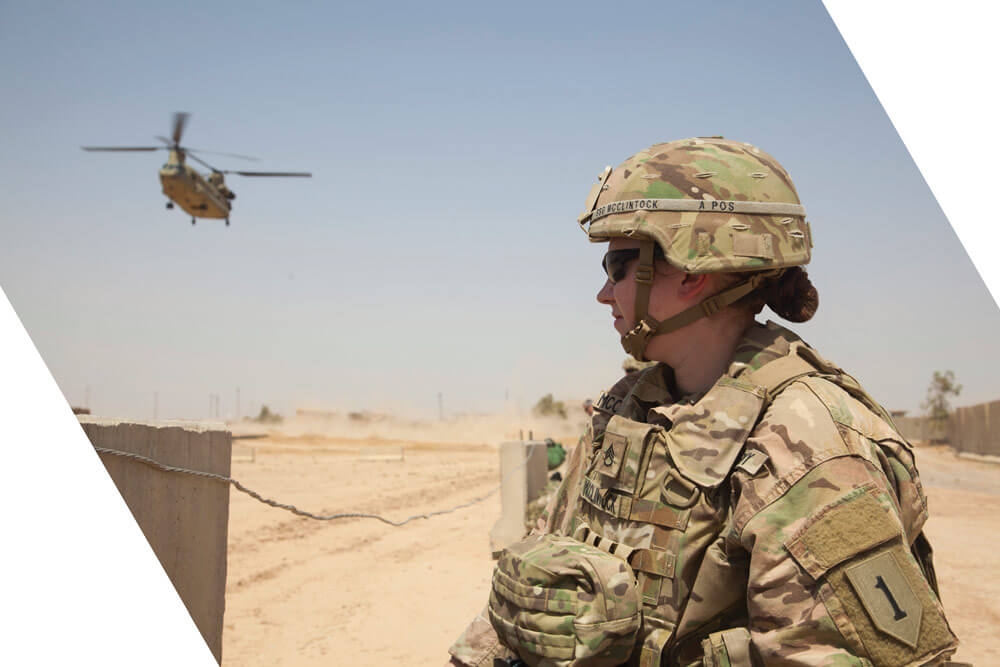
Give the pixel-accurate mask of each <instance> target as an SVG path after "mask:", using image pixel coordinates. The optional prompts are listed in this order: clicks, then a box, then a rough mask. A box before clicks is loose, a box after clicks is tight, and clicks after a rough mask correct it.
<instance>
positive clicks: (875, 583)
mask: <svg viewBox="0 0 1000 667" xmlns="http://www.w3.org/2000/svg"><path fill="white" fill-rule="evenodd" d="M844 573H845V574H846V575H847V578H848V580H849V581H850V582H851V586H852V587H853V588H854V590H855V592H856V593H857V594H858V598H859V599H860V600H861V604H862V605H864V608H865V611H867V612H868V616H869V617H870V618H871V619H872V623H874V625H875V627H876V628H878V629H879V630H880V631H881V632H884V633H885V634H887V635H890V636H891V637H895V638H896V639H898V640H899V641H901V642H903V643H904V644H906V645H907V646H909V647H910V648H914V649H915V648H916V647H917V640H918V639H919V637H920V620H921V616H922V614H923V606H922V605H921V604H920V598H918V597H917V594H916V593H915V592H914V591H913V588H912V587H911V586H910V582H909V581H908V580H907V579H906V575H904V574H903V570H902V568H901V567H900V566H899V563H898V562H897V561H896V559H895V557H894V556H893V554H892V552H891V551H886V552H883V553H881V554H879V555H877V556H873V557H872V558H869V559H867V560H865V561H862V562H860V563H858V564H857V565H853V566H851V567H848V568H846V569H845V570H844Z"/></svg>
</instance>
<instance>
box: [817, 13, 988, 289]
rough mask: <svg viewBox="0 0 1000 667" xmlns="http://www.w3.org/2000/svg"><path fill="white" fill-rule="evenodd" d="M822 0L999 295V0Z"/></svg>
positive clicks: (939, 199) (932, 188)
mask: <svg viewBox="0 0 1000 667" xmlns="http://www.w3.org/2000/svg"><path fill="white" fill-rule="evenodd" d="M824 4H825V5H826V9H827V11H828V12H829V13H830V16H831V17H832V18H833V21H834V23H836V25H837V28H838V29H839V30H840V33H841V35H842V36H843V37H844V41H846V42H847V45H848V47H849V48H850V50H851V53H852V54H853V55H854V58H855V60H857V62H858V65H859V66H860V67H861V69H862V71H863V72H864V74H865V76H866V77H867V78H868V82H869V83H870V84H871V86H872V89H873V90H874V91H875V94H876V95H877V96H878V99H879V101H880V102H881V103H882V106H883V108H885V111H886V113H887V114H888V115H889V118H890V119H891V120H892V122H893V124H894V125H895V127H896V131H897V132H899V136H900V138H901V139H902V140H903V143H904V144H906V147H907V149H908V150H909V151H910V155H911V156H912V157H913V159H914V161H915V162H916V164H917V167H918V168H919V169H920V171H921V173H922V174H923V176H924V179H925V180H926V181H927V183H928V185H929V186H930V188H931V191H932V192H933V193H934V196H935V197H936V198H937V201H938V204H939V205H940V206H941V209H942V210H943V211H944V214H945V215H946V216H947V217H948V220H949V222H951V225H952V227H953V228H954V230H955V233H956V234H957V235H958V238H959V239H960V240H961V242H962V244H963V245H964V246H965V250H966V252H967V253H968V254H969V257H970V258H971V259H972V262H973V264H974V265H975V267H976V269H977V270H978V271H979V275H981V276H982V278H983V281H984V282H985V283H986V286H987V287H988V288H989V290H990V292H991V293H992V295H993V299H994V301H997V302H998V303H1000V261H998V260H997V254H998V253H1000V195H998V194H997V190H998V186H997V183H998V176H1000V132H998V128H997V122H998V113H997V112H998V102H997V80H998V73H997V71H998V69H1000V44H998V42H1000V39H998V38H997V33H996V31H997V26H998V25H1000V4H998V3H995V2H983V1H982V0H951V1H950V2H946V3H941V2H919V1H916V2H915V1H913V0H909V1H908V2H903V1H901V0H878V1H877V2H872V1H870V0H869V1H864V2H862V1H858V0H824ZM929 268H931V269H936V270H947V268H948V267H929Z"/></svg>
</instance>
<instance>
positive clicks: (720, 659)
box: [450, 138, 957, 667]
mask: <svg viewBox="0 0 1000 667" xmlns="http://www.w3.org/2000/svg"><path fill="white" fill-rule="evenodd" d="M734 165H735V166H734ZM691 193H694V195H692V194H691ZM703 206H704V208H702V207H703ZM580 221H581V224H584V223H585V222H589V223H590V228H589V229H588V230H587V231H588V236H589V237H590V238H591V239H592V240H607V239H609V238H613V237H615V236H628V237H631V238H638V239H640V240H641V241H642V243H643V244H644V248H643V249H642V250H641V253H642V254H640V256H639V262H640V263H639V269H641V268H643V266H644V265H645V266H648V267H649V268H650V271H649V274H648V275H649V276H650V281H651V279H652V271H651V268H652V266H651V265H652V261H653V250H652V244H654V243H655V245H657V246H659V247H660V248H661V249H662V250H663V253H664V255H665V258H666V260H667V261H668V262H669V263H670V264H672V265H674V266H675V267H677V268H680V269H681V270H683V271H685V272H688V273H703V272H715V271H728V272H740V271H745V272H748V273H747V275H748V279H747V280H745V281H743V282H741V283H738V284H736V285H735V286H730V287H728V288H726V289H724V290H723V291H722V292H720V293H718V294H716V295H713V296H712V297H710V298H709V299H706V300H705V302H707V303H708V304H709V305H708V306H706V307H704V308H702V311H701V312H696V311H695V310H694V309H689V310H691V311H692V312H691V313H685V312H682V313H681V314H680V315H679V316H675V317H673V318H671V319H669V320H665V321H664V322H657V321H655V320H653V319H651V318H649V317H648V315H647V312H646V308H645V306H646V304H645V303H640V300H641V299H645V298H647V297H648V292H647V294H646V295H645V296H642V295H641V294H640V293H639V291H638V290H637V296H636V300H637V305H636V315H635V316H636V319H637V321H638V324H636V326H635V328H634V329H633V330H632V331H630V332H629V333H628V334H626V335H625V336H623V346H624V347H625V348H626V351H628V352H629V353H630V354H632V356H634V357H636V358H639V359H642V358H643V353H644V351H645V346H646V343H647V342H648V340H649V338H651V337H653V336H655V335H658V334H660V333H664V332H665V331H672V330H676V329H678V328H681V327H683V326H686V324H687V323H690V321H693V319H696V318H697V317H702V316H705V315H709V314H711V313H712V312H715V311H717V310H719V309H721V308H725V307H727V306H728V305H730V304H732V303H733V302H734V301H735V300H738V299H739V298H741V296H742V295H745V294H747V293H748V292H749V291H752V290H753V289H756V288H757V287H758V286H759V285H760V284H761V283H760V282H759V278H760V276H762V274H763V273H762V272H771V273H770V274H769V275H771V276H774V275H777V272H778V271H781V270H783V269H784V268H786V267H789V266H797V265H800V264H804V263H806V262H808V260H809V255H810V252H809V251H810V247H811V237H810V232H809V226H808V224H807V223H806V222H805V219H804V210H802V209H801V206H799V204H798V198H797V195H796V193H795V190H794V187H793V186H792V184H791V180H790V178H789V177H788V175H787V173H786V172H785V171H784V170H783V169H782V168H781V166H780V165H778V164H777V162H776V161H775V160H774V159H773V158H771V157H770V156H768V155H767V154H766V153H763V152H762V151H760V150H759V149H757V148H755V147H753V146H750V145H749V144H740V143H737V142H727V141H725V140H721V139H714V138H708V139H704V138H700V139H693V140H684V141H680V142H672V143H670V144H660V145H657V146H654V147H652V148H651V149H649V150H647V151H643V152H641V153H639V154H637V155H636V156H634V157H633V158H630V159H629V160H628V161H626V162H625V163H624V164H623V165H621V166H620V167H618V168H617V169H616V170H614V171H612V170H611V169H610V168H609V169H607V170H606V171H605V172H604V174H602V176H601V178H600V181H599V184H598V186H597V187H595V189H594V190H592V192H591V196H590V197H589V198H588V202H587V209H586V210H585V212H584V215H583V216H581V219H580ZM639 269H637V271H636V282H637V283H640V282H641V281H640V278H639ZM673 387H674V382H673V377H672V371H671V369H670V368H669V367H668V366H666V365H664V364H657V365H655V366H653V367H651V368H647V369H645V370H643V371H641V372H638V373H631V374H628V375H626V376H625V377H624V378H622V379H621V380H620V381H619V382H618V384H616V385H615V386H614V387H613V388H612V389H611V390H609V391H608V392H605V394H603V395H602V396H601V398H600V399H598V401H597V402H596V404H595V406H594V407H595V411H594V415H593V417H592V419H591V423H590V426H589V427H588V430H587V434H586V436H585V438H584V441H583V444H582V446H578V447H577V448H576V450H575V451H574V452H573V453H572V454H571V456H570V459H569V464H568V469H567V474H566V476H565V478H564V481H563V484H562V486H561V487H560V488H559V491H558V492H557V493H556V495H555V496H554V498H553V500H552V502H551V503H550V505H549V506H548V508H546V511H545V513H544V514H543V517H542V521H541V522H540V524H541V525H540V527H539V531H540V532H548V533H554V534H557V535H562V536H568V537H572V538H574V539H575V540H577V541H579V542H583V543H586V544H587V545H590V546H593V547H596V548H598V549H602V550H604V551H606V552H608V553H611V554H618V555H619V556H620V557H622V558H623V559H625V560H626V561H627V562H628V564H629V566H630V567H631V568H632V571H633V572H634V573H635V577H636V586H637V588H638V592H639V599H640V601H641V606H642V626H641V629H640V633H639V639H638V642H637V644H636V647H635V650H634V651H633V652H632V653H631V655H630V657H629V659H628V661H627V662H626V663H625V664H628V665H640V666H641V667H653V666H655V665H661V664H663V665H705V666H709V665H712V666H720V667H721V666H727V665H733V666H735V665H751V664H759V663H760V662H762V661H763V662H764V663H765V664H768V665H771V664H775V665H782V664H786V665H791V664H796V665H830V666H840V665H873V664H875V665H919V664H939V663H942V662H944V661H945V660H946V659H947V657H948V656H950V655H951V654H952V653H953V652H954V650H955V648H956V646H957V640H956V638H955V636H954V634H953V633H952V632H951V629H950V628H949V626H948V623H947V620H946V619H945V616H944V612H943V609H942V606H941V604H940V601H939V600H938V597H937V584H936V581H935V577H934V571H933V566H932V563H931V550H930V546H929V544H928V543H927V540H926V539H925V538H924V536H923V533H922V528H923V525H924V523H925V522H926V520H927V503H926V498H925V496H924V493H923V490H922V488H921V485H920V480H919V477H918V475H917V471H916V468H915V465H914V456H913V450H912V448H911V447H910V445H909V444H908V443H907V442H906V440H905V439H904V438H903V437H902V436H901V435H900V434H899V432H898V431H897V430H896V428H895V427H894V425H893V423H892V420H891V418H890V417H889V415H888V414H887V413H886V412H885V410H884V409H882V408H881V406H879V405H878V404H877V403H876V402H875V401H874V400H873V399H871V397H869V396H868V394H867V393H866V392H865V391H864V389H862V388H861V386H860V385H859V384H858V383H857V382H856V381H855V380H854V379H853V378H851V377H850V376H849V375H847V374H845V373H844V372H843V371H842V370H841V369H840V368H838V367H837V366H834V365H833V364H831V363H829V362H827V361H826V360H824V359H823V358H822V357H820V356H819V354H817V353H816V352H815V351H814V350H812V349H811V348H809V347H808V346H807V345H805V344H804V343H803V342H802V341H801V340H800V339H799V338H798V337H797V336H795V334H793V333H792V332H790V331H788V330H787V329H784V328H783V327H780V326H778V325H776V324H773V323H770V322H769V323H768V324H767V325H766V326H764V325H759V324H755V325H753V326H751V327H750V328H749V329H748V330H747V331H746V332H745V334H744V337H743V339H742V340H741V341H740V342H739V344H738V346H737V348H736V350H735V353H734V356H733V358H732V359H731V361H730V364H729V366H728V369H727V371H726V372H725V373H724V374H723V375H722V377H720V378H719V379H718V380H717V381H716V382H715V383H714V385H713V386H712V387H711V388H709V389H708V390H707V391H706V392H705V393H703V394H699V395H688V396H675V395H672V388H673ZM491 610H494V607H493V606H492V605H491ZM500 611H501V613H502V612H503V609H500ZM494 616H496V613H494ZM528 620H530V619H528ZM450 652H451V654H452V656H454V657H455V658H456V659H457V660H458V661H460V662H461V663H463V664H467V665H473V666H476V667H479V666H481V665H486V666H489V665H492V659H493V658H494V657H496V656H504V655H510V652H509V651H508V650H507V649H505V648H504V647H503V646H502V645H501V644H500V643H499V641H498V638H497V635H496V633H495V632H494V630H493V627H492V626H491V624H490V622H489V621H488V620H487V617H486V615H485V614H484V615H483V616H480V617H479V618H477V619H476V621H474V622H473V623H472V624H471V625H470V626H469V628H468V629H467V630H466V631H465V633H464V634H463V635H462V636H461V637H460V638H459V640H458V641H457V642H456V643H455V644H454V645H453V646H452V648H451V651H450ZM521 657H522V658H525V659H526V660H528V661H529V663H530V664H536V662H532V661H531V660H529V659H528V658H527V657H526V656H525V655H522V656H521ZM537 664H545V665H556V664H559V665H564V664H580V665H583V664H588V663H586V661H580V662H576V663H572V662H545V661H542V662H537Z"/></svg>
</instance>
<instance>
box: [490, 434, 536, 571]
mask: <svg viewBox="0 0 1000 667" xmlns="http://www.w3.org/2000/svg"><path fill="white" fill-rule="evenodd" d="M548 466H549V458H548V454H547V452H546V444H545V442H544V441H538V440H533V441H527V442H523V441H515V442H504V443H502V444H501V445H500V505H501V516H500V520H499V521H497V522H496V524H495V525H494V526H493V529H492V530H491V531H490V549H491V551H492V552H493V555H494V557H497V556H499V554H500V552H501V551H502V550H503V549H505V548H506V547H508V546H509V545H511V544H513V543H514V542H517V541H518V540H520V539H521V538H522V537H524V534H525V528H524V514H525V510H526V509H527V507H528V503H529V502H530V501H532V500H534V499H535V498H537V497H538V495H539V493H541V491H542V489H543V488H544V487H545V483H546V481H547V479H548V475H547V472H548Z"/></svg>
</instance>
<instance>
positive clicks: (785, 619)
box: [729, 383, 957, 666]
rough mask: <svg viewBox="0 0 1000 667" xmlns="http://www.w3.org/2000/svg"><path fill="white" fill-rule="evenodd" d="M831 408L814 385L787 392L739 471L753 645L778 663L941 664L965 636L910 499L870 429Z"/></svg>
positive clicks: (737, 503)
mask: <svg viewBox="0 0 1000 667" xmlns="http://www.w3.org/2000/svg"><path fill="white" fill-rule="evenodd" d="M827 405H828V402H826V401H822V400H820V399H819V398H818V396H817V395H816V393H815V392H814V391H812V390H811V389H810V388H809V386H808V385H806V384H804V383H801V384H796V385H792V386H791V387H790V388H788V389H786V390H785V391H784V392H782V394H781V395H780V396H779V397H778V399H777V400H776V401H775V403H774V404H773V405H772V406H771V409H770V410H769V411H768V413H767V414H766V415H765V418H764V420H763V421H762V422H761V423H760V424H759V425H758V427H757V428H756V429H755V430H754V433H753V435H752V437H751V438H750V439H748V441H747V449H746V453H745V454H744V457H743V459H742V462H741V463H740V464H739V465H738V467H737V470H736V471H735V472H734V474H733V476H732V485H733V498H734V504H733V521H732V531H731V533H730V535H729V540H730V542H731V543H733V544H732V545H731V546H732V547H733V548H738V549H741V550H743V551H745V552H746V553H748V554H749V557H750V558H749V560H750V564H749V568H750V571H749V582H750V583H749V586H748V589H747V610H748V614H749V630H750V636H751V642H752V646H753V652H754V653H755V654H756V655H757V657H759V658H760V659H761V660H762V661H763V662H764V663H765V664H767V665H831V666H840V665H923V664H941V663H943V662H944V661H945V660H946V659H947V657H948V656H949V655H951V654H952V653H953V652H954V650H955V648H956V646H957V640H956V638H955V636H954V634H953V633H952V632H951V629H950V628H949V626H948V622H947V620H946V619H945V616H944V611H943V609H942V607H941V604H940V602H939V600H938V598H937V596H936V594H935V593H934V590H933V589H932V587H931V586H930V585H929V584H928V582H927V579H926V578H925V576H924V573H923V571H922V570H921V568H920V567H919V566H918V564H917V561H916V560H915V559H914V557H913V553H912V539H911V535H913V530H912V526H910V525H907V524H908V523H910V519H909V518H907V519H904V518H903V517H904V516H907V517H908V514H907V512H906V511H904V510H905V509H906V506H905V505H904V506H903V507H902V508H901V505H900V501H899V500H898V498H897V497H896V493H895V492H894V489H893V487H894V485H893V483H892V482H890V480H889V478H888V477H887V476H886V474H885V473H884V472H883V468H882V466H881V464H880V458H879V454H878V444H877V443H876V442H874V441H873V440H871V439H870V438H868V437H867V436H866V435H864V434H865V433H870V432H871V430H870V429H868V428H866V425H865V424H859V423H852V419H851V418H850V415H851V414H852V410H851V409H850V408H851V406H846V407H847V408H848V409H845V410H843V411H842V412H839V413H837V414H832V413H831V412H830V410H829V409H828V408H827ZM853 414H854V415H855V416H857V414H860V412H857V411H856V412H854V413H853ZM873 418H874V417H873ZM917 532H919V531H917Z"/></svg>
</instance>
